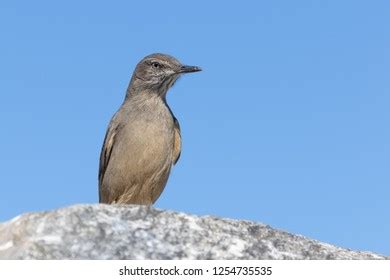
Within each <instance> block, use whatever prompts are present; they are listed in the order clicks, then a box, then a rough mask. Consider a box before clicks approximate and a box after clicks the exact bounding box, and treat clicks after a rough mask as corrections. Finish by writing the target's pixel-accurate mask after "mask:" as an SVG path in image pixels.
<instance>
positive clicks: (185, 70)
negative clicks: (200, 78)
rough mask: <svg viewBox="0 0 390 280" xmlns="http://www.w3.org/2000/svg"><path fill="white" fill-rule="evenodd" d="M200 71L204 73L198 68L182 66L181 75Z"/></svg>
mask: <svg viewBox="0 0 390 280" xmlns="http://www.w3.org/2000/svg"><path fill="white" fill-rule="evenodd" d="M199 71H202V69H201V68H200V67H198V66H188V65H182V66H181V67H180V69H179V73H192V72H199Z"/></svg>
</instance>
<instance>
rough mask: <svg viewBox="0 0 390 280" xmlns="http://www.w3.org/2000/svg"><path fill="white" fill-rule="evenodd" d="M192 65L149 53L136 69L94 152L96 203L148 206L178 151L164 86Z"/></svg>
mask: <svg viewBox="0 0 390 280" xmlns="http://www.w3.org/2000/svg"><path fill="white" fill-rule="evenodd" d="M200 70H201V69H200V68H199V67H196V66H185V65H182V64H181V63H180V62H179V61H178V60H177V59H175V58H174V57H172V56H169V55H165V54H152V55H149V56H147V57H145V58H144V59H142V60H141V61H140V62H139V63H138V64H137V66H136V68H135V70H134V73H133V76H132V78H131V81H130V84H129V87H128V89H127V92H126V97H125V100H124V102H123V104H122V106H121V107H120V108H119V110H118V111H117V112H116V113H115V115H114V116H113V118H112V119H111V122H110V124H109V126H108V129H107V133H106V136H105V139H104V143H103V147H102V151H101V154H100V165H99V202H101V203H121V204H123V203H126V204H128V203H131V204H146V205H150V204H153V203H154V202H155V201H156V200H157V199H158V197H159V196H160V194H161V192H162V191H163V189H164V187H165V185H166V183H167V180H168V176H169V173H170V171H171V167H172V165H173V164H175V163H176V162H177V160H178V159H179V157H180V152H181V136H180V126H179V122H178V121H177V119H176V118H175V116H174V115H173V113H172V111H171V110H170V108H169V106H168V104H167V102H166V94H167V91H168V89H169V88H170V87H172V86H173V84H174V83H175V81H176V80H177V79H178V78H179V76H180V75H181V74H183V73H189V72H196V71H200Z"/></svg>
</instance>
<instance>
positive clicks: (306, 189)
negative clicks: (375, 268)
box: [0, 1, 390, 255]
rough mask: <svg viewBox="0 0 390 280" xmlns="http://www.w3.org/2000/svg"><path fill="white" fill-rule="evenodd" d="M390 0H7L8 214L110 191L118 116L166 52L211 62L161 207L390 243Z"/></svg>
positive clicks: (183, 119) (2, 25) (191, 91)
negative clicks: (103, 159)
mask: <svg viewBox="0 0 390 280" xmlns="http://www.w3.org/2000/svg"><path fill="white" fill-rule="evenodd" d="M389 8H390V4H389V2H387V1H239V2H237V1H231V2H229V1H223V2H220V3H218V2H217V1H215V2H212V1H203V2H202V1H154V2H150V1H135V2H134V1H114V2H113V1H112V2H108V1H104V2H103V1H102V2H100V1H66V2H65V1H62V2H61V3H59V2H58V1H56V2H53V1H24V2H23V3H22V2H19V1H13V2H11V1H7V2H2V3H1V5H0V31H1V32H0V38H1V44H0V57H1V64H0V81H1V82H0V127H1V130H2V132H1V138H0V145H1V148H2V149H1V157H0V172H1V189H0V190H1V191H0V221H5V220H8V219H10V218H12V217H14V216H16V215H18V214H21V213H24V212H30V211H40V210H47V209H54V208H58V207H64V206H68V205H72V204H76V203H96V201H97V169H98V158H99V153H100V148H101V145H102V141H103V137H104V134H105V130H106V127H107V124H108V122H109V120H110V118H111V116H112V114H113V113H114V112H115V111H116V110H117V109H118V107H119V105H120V104H121V102H122V100H123V97H124V93H125V90H126V87H127V84H128V81H129V79H130V76H131V73H132V71H133V69H134V66H135V64H136V63H137V62H138V61H139V60H140V59H141V58H143V57H144V56H145V55H148V54H150V53H153V52H163V53H168V54H171V55H173V56H175V57H177V58H178V59H180V60H181V61H182V62H183V63H186V64H191V65H199V66H201V67H202V68H203V69H204V71H203V72H200V73H196V74H192V75H187V76H185V77H183V78H182V79H180V81H179V82H178V83H177V84H176V85H175V87H174V88H173V89H172V90H171V91H170V92H169V94H168V102H169V104H170V106H171V108H172V110H173V112H174V113H175V115H176V117H177V118H178V119H179V121H180V124H181V127H182V137H183V151H182V155H181V158H180V161H179V163H178V164H177V166H176V167H175V168H174V170H173V173H172V174H171V177H170V180H169V182H168V185H167V187H166V190H165V191H164V193H163V194H162V196H161V198H160V199H159V201H158V202H157V204H156V207H158V208H163V209H172V210H177V211H183V212H187V213H193V214H199V215H217V216H222V217H229V218H237V219H247V220H253V221H259V222H263V223H267V224H269V225H271V226H272V227H276V228H280V229H284V230H288V231H290V232H293V233H299V234H302V235H305V236H308V237H311V238H315V239H319V240H321V241H324V242H330V243H333V244H336V245H339V246H343V247H348V248H352V249H359V250H369V251H375V252H378V253H382V254H386V255H390V242H389V236H390V222H389V216H390V203H389V197H390V188H389V187H390V131H389V122H390V113H389V103H390V97H389V93H390V91H389V90H390V82H389V80H390V79H389V74H390V70H389V69H390V68H389V65H390V51H389V50H390V38H389V32H388V31H389V30H390V19H389V16H388V15H389V13H390V10H389Z"/></svg>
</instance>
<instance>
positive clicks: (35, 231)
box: [0, 205, 385, 259]
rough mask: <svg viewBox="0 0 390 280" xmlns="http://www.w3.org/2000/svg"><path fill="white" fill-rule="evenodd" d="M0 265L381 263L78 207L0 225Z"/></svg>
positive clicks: (272, 236)
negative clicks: (32, 262) (0, 262)
mask: <svg viewBox="0 0 390 280" xmlns="http://www.w3.org/2000/svg"><path fill="white" fill-rule="evenodd" d="M0 259H385V257H383V256H380V255H376V254H373V253H369V252H356V251H351V250H347V249H342V248H338V247H335V246H332V245H329V244H325V243H322V242H318V241H315V240H310V239H308V238H305V237H303V236H298V235H293V234H290V233H287V232H283V231H280V230H275V229H272V228H271V227H269V226H267V225H264V224H258V223H253V222H248V221H236V220H230V219H221V218H215V217H209V216H206V217H197V216H192V215H187V214H182V213H176V212H172V211H163V210H157V209H154V208H151V207H146V206H135V205H129V206H110V205H76V206H71V207H68V208H63V209H59V210H54V211H50V212H43V213H31V214H24V215H21V216H18V217H16V218H15V219H13V220H11V221H9V222H6V223H3V224H0Z"/></svg>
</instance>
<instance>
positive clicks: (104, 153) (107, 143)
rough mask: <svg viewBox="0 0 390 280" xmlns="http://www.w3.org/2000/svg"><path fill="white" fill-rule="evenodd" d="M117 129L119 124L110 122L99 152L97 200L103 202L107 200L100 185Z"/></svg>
mask: <svg viewBox="0 0 390 280" xmlns="http://www.w3.org/2000/svg"><path fill="white" fill-rule="evenodd" d="M119 130H120V126H119V125H118V124H115V123H114V122H111V123H110V125H109V127H108V129H107V132H106V136H105V137H104V142H103V147H102V150H101V152H100V164H99V202H105V201H106V200H107V199H105V198H104V197H103V196H104V190H103V186H102V184H103V178H104V174H105V172H106V169H107V166H108V163H109V161H110V157H111V153H112V148H113V147H114V143H115V138H116V135H117V134H118V132H119Z"/></svg>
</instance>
